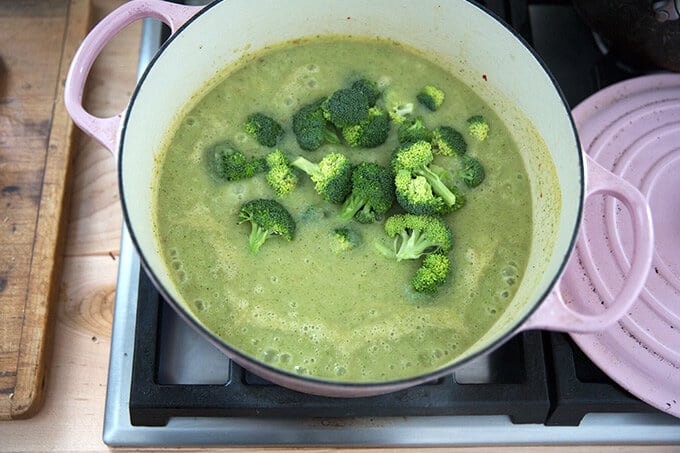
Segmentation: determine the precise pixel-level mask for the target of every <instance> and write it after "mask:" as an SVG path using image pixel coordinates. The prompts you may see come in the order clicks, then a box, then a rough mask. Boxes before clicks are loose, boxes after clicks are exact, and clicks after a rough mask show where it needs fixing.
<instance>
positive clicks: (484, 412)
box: [104, 0, 680, 447]
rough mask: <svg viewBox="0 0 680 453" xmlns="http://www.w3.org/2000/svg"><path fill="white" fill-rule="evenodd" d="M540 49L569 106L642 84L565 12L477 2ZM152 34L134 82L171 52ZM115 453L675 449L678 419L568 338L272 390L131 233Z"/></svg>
mask: <svg viewBox="0 0 680 453" xmlns="http://www.w3.org/2000/svg"><path fill="white" fill-rule="evenodd" d="M481 3H483V4H484V5H485V6H486V7H487V8H489V9H490V10H491V11H492V12H493V13H495V14H496V15H498V16H499V17H500V18H502V19H503V20H504V21H505V22H507V23H508V24H510V25H511V26H512V27H513V28H515V29H516V30H517V31H518V32H519V33H520V34H521V35H522V36H523V37H524V38H525V39H526V40H527V42H530V43H532V45H533V47H534V48H535V49H536V51H537V52H538V53H539V54H540V55H541V56H542V57H543V59H544V61H545V62H546V64H547V66H548V67H549V68H550V70H551V72H552V73H553V75H554V76H555V78H556V79H557V80H558V83H559V85H560V87H561V89H562V90H563V92H564V94H565V97H566V99H567V100H568V102H569V103H570V105H572V106H575V105H576V104H578V103H579V102H580V101H582V100H583V99H585V98H586V97H588V96H589V95H590V94H592V93H594V92H595V91H597V90H599V89H601V88H604V87H606V86H609V85H611V84H612V83H615V82H618V81H621V80H625V79H628V78H631V77H634V76H636V75H639V73H637V72H636V71H635V70H634V69H631V68H630V67H629V66H624V65H621V64H619V63H618V62H617V61H616V59H615V57H614V56H612V55H603V54H602V52H601V50H600V48H599V47H598V44H597V39H596V38H595V37H593V35H592V33H591V32H590V30H589V29H588V28H587V27H586V26H585V25H584V24H583V22H582V21H581V20H580V18H579V17H578V15H577V14H576V13H575V11H574V9H573V7H572V5H571V2H569V1H555V0H553V1H531V0H527V1H517V2H515V1H513V2H507V1H503V0H498V1H492V0H489V1H485V2H481ZM163 36H164V32H163V27H162V26H161V25H160V24H159V23H158V22H156V21H152V20H147V21H146V22H145V24H144V32H143V44H142V49H141V54H140V72H141V71H143V70H144V68H145V67H146V65H147V64H148V62H149V61H150V59H151V58H152V56H153V54H154V53H155V51H156V50H157V49H158V47H159V46H160V43H161V42H162V40H163ZM104 441H105V442H106V443H107V444H108V445H111V446H126V447H148V446H208V445H233V446H245V445H258V446H265V445H279V446H319V445H323V446H364V447H375V446H389V447H395V446H421V447H422V446H448V445H518V444H541V445H546V444H579V443H580V444H597V443H617V444H627V443H630V444H645V443H655V444H663V443H680V419H677V418H674V417H671V416H669V415H667V414H664V413H662V412H661V411H659V410H657V409H655V408H653V407H650V406H649V405H647V404H645V403H643V402H642V401H640V400H638V399H637V398H635V397H634V396H632V395H630V394H629V393H627V392H626V391H625V390H624V389H622V388H621V387H619V386H618V385H617V384H615V383H614V382H612V381H611V380H610V379H609V378H608V377H607V376H606V375H605V374H604V373H602V372H601V371H600V370H599V369H598V368H597V367H596V366H595V365H593V363H592V362H590V360H589V359H588V358H587V357H586V355H585V354H584V353H583V352H581V350H580V349H579V348H578V347H577V346H575V344H574V343H573V342H572V341H571V339H570V338H569V336H567V335H565V334H559V333H550V332H542V331H531V332H525V333H522V334H519V335H517V336H516V337H515V338H513V339H512V340H510V341H509V342H508V343H507V344H505V345H504V346H503V347H501V348H499V349H498V350H496V351H494V352H493V353H491V354H488V355H486V356H484V357H481V358H479V359H477V360H476V361H474V362H471V363H469V364H466V365H465V366H463V367H462V368H459V369H457V370H456V371H455V373H453V374H452V375H450V376H448V377H445V378H442V379H439V380H436V381H433V382H429V383H427V384H424V385H420V386H417V387H414V388H411V389H406V390H403V391H399V392H395V393H392V394H388V395H381V396H377V397H369V398H357V399H337V398H324V397H318V396H312V395H306V394H302V393H298V392H295V391H292V390H288V389H285V388H281V387H279V386H276V385H273V384H271V383H269V382H267V381H264V380H262V379H261V378H259V377H257V376H255V375H253V374H251V373H249V372H248V371H246V370H244V369H242V368H240V367H239V366H238V365H236V364H235V363H233V362H231V361H230V360H229V359H228V358H227V357H226V356H224V355H223V354H222V353H221V352H220V351H219V350H217V349H216V348H215V347H214V346H213V345H211V344H210V343H209V342H207V340H205V339H204V338H203V337H201V336H200V335H198V334H197V333H196V332H194V331H193V330H192V328H191V327H189V326H188V325H187V324H186V323H185V322H184V321H182V320H181V319H180V317H179V316H178V315H177V314H175V312H174V311H173V310H172V308H170V307H169V305H167V304H166V303H165V302H164V301H163V299H162V297H161V296H160V295H159V294H158V292H157V291H156V290H155V288H154V287H153V285H152V284H151V282H150V280H149V279H148V277H147V276H146V274H145V273H144V271H143V270H142V269H141V267H140V261H139V257H138V256H137V254H136V251H135V249H134V246H133V245H132V242H131V240H130V237H129V235H128V233H127V230H126V229H125V227H124V228H123V232H122V241H121V251H120V266H119V275H118V285H117V292H116V304H115V310H114V321H113V334H112V345H111V359H110V369H109V380H108V388H107V398H106V414H105V421H104Z"/></svg>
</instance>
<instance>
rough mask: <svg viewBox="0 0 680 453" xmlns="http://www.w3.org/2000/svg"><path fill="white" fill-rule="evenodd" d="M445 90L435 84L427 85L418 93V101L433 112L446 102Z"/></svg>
mask: <svg viewBox="0 0 680 453" xmlns="http://www.w3.org/2000/svg"><path fill="white" fill-rule="evenodd" d="M444 97H445V96H444V92H443V91H442V90H441V89H439V88H437V87H436V86H433V85H425V86H424V87H423V88H421V90H420V91H419V92H418V94H417V95H416V99H418V102H420V103H421V104H423V105H424V106H425V107H427V108H428V109H430V110H432V111H433V112H434V111H436V110H439V107H441V105H442V104H443V103H444Z"/></svg>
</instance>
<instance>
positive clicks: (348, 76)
mask: <svg viewBox="0 0 680 453" xmlns="http://www.w3.org/2000/svg"><path fill="white" fill-rule="evenodd" d="M245 63H246V64H242V65H239V66H237V67H235V68H231V69H228V70H225V72H224V74H222V75H223V77H222V78H221V79H220V80H219V81H218V82H216V83H214V84H213V85H211V87H210V88H209V89H206V92H205V93H200V94H198V95H197V98H196V102H195V103H194V104H193V105H192V106H191V109H190V110H188V111H187V112H186V114H185V115H184V116H183V117H182V118H181V120H180V122H179V123H178V126H177V129H176V131H175V132H174V135H172V136H171V137H169V139H168V147H167V151H166V152H165V153H164V154H163V155H162V157H161V160H160V170H159V176H158V181H157V184H156V187H155V188H154V190H155V192H156V196H157V199H156V204H155V216H156V222H157V236H158V240H159V243H160V247H161V250H162V253H163V256H164V259H165V260H166V262H167V265H168V268H169V269H170V270H171V273H172V275H173V276H174V278H175V282H176V285H177V287H178V290H179V291H180V293H181V294H182V296H183V297H184V299H185V300H186V302H187V304H188V306H189V307H190V309H191V310H193V311H194V313H195V314H196V316H197V317H198V318H199V319H200V320H201V321H202V322H203V323H204V324H205V325H206V326H207V327H208V328H209V329H211V330H212V331H213V332H215V333H216V334H217V335H219V336H220V337H222V338H223V339H224V340H225V341H226V342H227V343H228V344H230V345H232V346H233V347H235V348H237V349H239V350H241V351H242V352H244V353H247V354H250V355H252V356H253V357H255V358H256V359H258V360H261V361H263V362H265V363H268V364H270V365H272V366H274V367H280V368H282V369H285V370H287V371H290V372H292V373H297V374H300V375H305V376H313V377H317V378H321V379H329V380H346V381H354V382H356V381H359V382H375V381H384V380H390V379H397V378H406V377H409V376H413V375H416V374H422V373H423V372H427V371H431V370H435V369H437V368H440V367H442V366H445V365H446V364H447V363H450V362H451V361H453V360H454V359H455V358H456V356H458V355H459V354H460V353H462V352H463V351H464V350H465V349H466V348H467V347H468V346H469V345H471V344H472V343H473V342H474V341H475V340H476V339H477V338H479V337H480V336H481V334H482V333H484V332H485V331H487V330H488V329H489V328H490V326H491V325H492V324H493V323H494V322H495V321H496V320H497V319H498V318H499V317H500V316H502V314H503V311H504V309H505V308H506V306H507V305H508V303H509V302H510V300H511V298H512V296H513V294H514V292H515V290H516V288H517V285H518V282H519V280H520V278H521V274H522V273H523V272H524V269H525V266H526V262H527V258H528V254H529V248H530V236H531V234H530V231H531V200H530V187H529V182H528V179H527V175H526V172H525V170H524V167H523V163H522V159H521V157H520V155H519V152H518V149H517V146H516V145H515V144H513V143H512V142H511V139H510V138H509V134H508V133H507V130H506V128H505V126H504V125H503V124H502V123H501V122H500V120H499V119H498V117H497V116H496V115H495V114H494V113H493V111H492V110H491V109H490V107H489V106H488V105H486V104H485V103H483V102H482V101H481V100H480V98H479V97H477V96H476V95H475V93H473V92H472V91H471V90H470V89H469V88H467V87H466V86H465V85H463V84H462V83H461V82H460V81H459V80H457V79H456V77H455V76H454V75H453V74H452V73H451V72H449V71H447V70H445V69H443V68H442V67H440V66H438V65H437V64H435V63H433V62H432V61H431V60H429V59H427V58H424V57H423V56H420V55H418V54H416V53H414V52H412V51H411V50H409V49H406V48H404V47H403V46H400V45H396V44H394V43H392V42H386V41H381V40H371V41H367V40H358V39H351V38H334V39H319V40H312V41H302V42H300V41H297V42H295V43H290V44H288V45H282V46H280V47H276V48H273V49H269V50H268V51H266V52H264V53H261V54H258V55H256V56H255V57H252V58H250V59H248V60H247V61H246V62H245ZM359 76H363V77H366V78H368V79H372V80H375V81H377V82H378V83H379V84H380V85H381V86H382V87H384V89H385V94H384V95H385V96H386V95H387V93H391V94H390V95H396V97H400V96H401V97H403V98H404V100H405V101H412V102H414V104H415V108H416V112H415V113H416V114H420V115H422V116H423V118H424V119H425V122H426V124H427V126H428V127H430V128H434V127H436V126H439V125H450V126H453V127H455V128H456V129H458V130H459V131H465V130H466V126H465V121H466V119H467V118H468V117H470V116H472V115H476V114H482V115H484V116H485V117H486V118H487V119H488V121H489V123H490V127H491V129H490V130H491V132H490V135H489V137H488V138H487V140H485V141H483V142H478V141H476V140H474V139H472V138H471V137H469V136H467V137H466V138H467V142H468V153H469V154H470V155H472V156H476V157H478V158H479V159H480V161H481V162H482V163H483V164H484V166H485V169H486V174H487V177H486V180H485V181H484V183H483V184H482V185H481V186H479V187H477V188H475V189H467V188H466V187H465V186H464V185H462V184H459V186H460V188H461V190H462V191H463V192H464V193H465V194H466V196H467V205H466V206H465V207H463V208H462V209H461V210H459V211H456V212H454V213H452V214H450V215H448V216H447V218H446V220H447V222H448V223H449V225H450V226H451V228H452V230H453V233H454V249H453V251H452V253H451V255H450V256H451V259H452V263H453V269H454V270H453V273H452V275H451V277H450V281H449V283H448V284H446V285H445V286H444V287H443V288H441V289H440V290H439V291H438V293H437V294H436V295H435V296H424V295H422V294H417V293H414V292H413V290H412V289H411V286H410V280H411V278H412V276H413V274H414V272H415V271H416V269H417V267H418V266H419V263H420V261H418V262H404V261H402V262H395V261H393V260H389V259H387V258H385V257H383V256H382V255H380V253H379V252H378V251H377V250H376V249H375V247H374V246H373V242H374V241H376V240H385V241H387V238H386V236H385V234H384V230H383V225H382V223H377V224H373V225H369V226H364V225H359V224H358V223H356V222H351V223H350V226H352V227H356V229H357V230H359V231H360V232H361V234H362V237H363V245H362V246H361V247H359V248H357V249H354V250H352V251H349V252H345V253H339V254H337V253H334V252H333V251H332V250H331V242H330V240H329V234H330V232H331V231H332V229H333V228H334V227H337V226H339V223H338V222H337V221H336V219H335V217H336V213H337V211H338V206H337V205H332V204H329V203H326V202H324V201H322V200H321V198H320V197H319V196H318V195H317V194H316V193H315V192H314V190H313V183H312V182H311V181H310V180H309V178H308V177H306V176H305V175H302V174H301V175H300V180H301V184H300V186H299V187H298V188H297V189H296V190H295V191H294V192H293V193H292V194H291V195H289V196H287V197H285V198H283V199H280V202H281V203H282V204H283V205H284V206H285V207H286V208H287V209H288V210H289V211H290V213H291V214H292V215H293V217H294V218H295V220H296V222H297V232H296V236H295V239H294V240H293V241H292V242H288V241H286V240H284V239H281V238H273V239H269V240H268V241H267V242H266V243H265V244H264V245H263V246H262V248H261V249H260V252H259V254H258V255H256V256H253V255H251V254H250V253H249V251H248V235H249V233H250V224H248V223H246V224H241V225H238V224H237V221H238V215H237V213H238V210H239V207H240V206H241V204H242V203H244V202H245V201H248V200H251V199H255V198H274V194H273V192H272V190H271V189H270V188H269V187H268V186H267V184H266V182H265V180H264V177H263V176H262V175H260V176H257V177H255V178H252V179H250V180H247V181H241V182H229V183H218V182H216V181H215V180H214V179H212V177H211V176H210V175H209V174H208V172H207V171H206V162H205V154H206V150H207V149H208V148H209V147H210V146H212V145H213V144H215V143H217V142H220V141H223V140H229V141H231V142H232V143H234V144H235V145H237V146H238V147H239V148H240V149H241V150H242V151H243V152H245V153H247V154H252V155H264V154H266V153H267V152H269V151H271V150H270V149H268V148H264V147H261V146H259V145H258V144H257V143H256V142H255V141H254V140H253V139H252V138H250V137H249V136H247V135H246V134H245V133H244V132H243V123H244V121H245V118H246V117H247V116H248V114H250V113H252V112H256V111H261V112H263V113H266V114H268V115H271V116H272V117H274V118H275V119H277V120H278V121H279V122H281V124H282V125H283V126H284V128H285V129H286V134H285V137H284V139H283V140H282V142H281V143H280V146H279V147H280V148H281V149H282V150H284V151H285V152H286V153H288V154H289V156H291V157H294V156H296V155H300V154H301V155H304V156H305V157H307V158H308V159H310V160H312V161H315V162H316V161H318V160H320V159H321V157H322V156H323V155H325V154H326V153H328V152H331V151H340V152H343V153H345V154H346V155H347V156H348V157H349V158H350V159H352V161H354V162H360V161H362V160H364V161H376V162H380V163H383V164H386V163H387V162H389V158H390V155H391V153H392V150H393V149H394V148H395V147H396V126H395V125H394V124H393V125H392V132H391V133H390V139H389V140H388V142H387V143H386V144H385V145H383V146H381V147H379V148H375V149H350V148H348V147H344V146H335V145H332V146H331V145H326V146H324V147H322V148H321V149H319V150H317V151H313V152H307V151H302V150H300V148H299V147H298V146H297V143H296V141H295V137H294V135H293V133H292V131H291V129H290V127H291V117H292V115H293V113H294V112H295V111H297V109H299V108H300V107H301V106H303V105H305V104H308V103H311V102H313V101H315V100H316V99H318V98H319V97H321V96H327V95H329V94H330V93H332V92H333V91H335V90H336V89H338V88H340V87H345V86H348V84H349V83H350V82H351V81H353V80H356V79H357V78H359ZM425 84H431V85H435V86H438V87H441V88H442V89H443V90H444V91H445V93H446V100H445V101H444V104H443V105H442V107H441V108H440V109H439V110H438V111H437V112H430V111H428V110H426V109H425V108H424V107H422V106H420V105H418V103H417V101H415V96H416V94H417V92H418V90H419V89H420V88H421V87H422V86H423V85H425ZM435 162H436V163H437V164H438V165H440V166H449V167H451V168H452V170H453V171H455V170H456V168H457V165H458V164H457V162H458V161H457V160H456V159H450V158H442V157H437V158H436V160H435ZM395 209H396V208H395ZM395 212H396V211H395Z"/></svg>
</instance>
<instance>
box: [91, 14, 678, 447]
mask: <svg viewBox="0 0 680 453" xmlns="http://www.w3.org/2000/svg"><path fill="white" fill-rule="evenodd" d="M553 12H554V11H553ZM160 34H161V26H160V24H159V23H158V22H155V21H151V20H147V21H146V22H145V26H144V36H143V46H142V51H141V55H140V73H141V71H143V70H144V68H145V67H146V65H147V63H148V62H149V61H150V60H151V57H152V56H153V54H154V53H155V52H156V50H157V48H158V43H159V42H160ZM577 95H579V94H578V93H577ZM139 279H140V262H139V257H138V256H137V254H136V251H135V249H134V246H133V245H132V242H131V240H130V237H129V235H128V233H127V231H126V229H125V228H123V234H122V241H121V251H120V264H119V275H118V285H117V293H116V303H115V310H114V321H113V335H112V344H111V358H110V369H109V379H108V388H107V398H106V413H105V420H104V432H103V438H104V442H106V443H107V444H108V445H110V446H122V447H150V446H177V447H179V446H211V445H229V446H246V445H248V446H254V445H257V446H274V445H276V446H362V447H377V446H382V447H397V446H419V447H425V446H450V445H524V444H527V445H529V444H540V445H548V444H550V445H552V444H555V445H557V444H679V443H680V420H678V419H676V418H673V417H671V416H668V415H666V414H663V413H661V412H658V411H644V412H633V413H624V412H609V413H589V414H587V415H586V416H585V417H584V418H583V420H582V421H581V422H580V424H579V425H578V426H546V425H545V424H542V423H523V424H516V423H513V421H512V420H511V419H510V417H509V416H508V415H439V416H434V415H414V416H401V415H397V416H394V415H391V416H384V417H383V416H362V417H337V416H333V417H329V416H327V414H325V413H323V412H321V413H317V412H314V411H311V412H309V413H308V415H305V416H297V417H290V416H288V415H285V416H276V415H271V414H265V415H258V414H257V411H255V412H254V413H252V414H249V415H242V414H241V415H234V416H215V417H212V416H200V417H196V416H172V417H170V418H169V419H168V420H167V423H166V424H162V426H149V425H145V426H144V425H134V424H133V423H132V421H131V411H130V393H131V385H132V381H133V377H132V376H133V363H134V361H133V358H134V353H135V352H134V351H135V331H136V320H137V309H138V306H137V304H138V285H139ZM167 312H170V310H167ZM164 316H166V317H168V319H166V320H165V325H166V331H165V338H164V340H163V342H164V348H165V350H166V351H168V350H169V351H171V352H169V353H168V352H165V353H164V355H163V360H164V364H161V366H159V368H158V376H156V378H157V379H159V380H161V381H163V382H171V383H179V384H191V385H197V386H199V388H200V386H208V385H220V383H223V382H226V381H227V380H228V379H229V373H230V369H231V368H230V363H229V360H228V359H227V358H226V357H225V356H224V355H222V354H221V353H220V352H219V351H218V350H217V349H215V348H214V347H213V346H212V345H210V344H209V343H208V342H207V341H205V340H204V339H203V338H202V337H200V336H199V335H198V334H196V333H195V332H194V331H193V330H192V329H191V328H190V327H189V326H188V325H186V324H185V323H183V322H181V321H180V320H179V318H178V317H176V316H173V315H172V313H170V314H167V313H166V314H165V315H164ZM168 326H169V327H168ZM485 360H486V358H481V359H479V360H477V361H476V362H473V363H471V364H469V365H468V366H466V369H465V370H463V372H464V373H467V374H470V375H471V376H474V377H475V378H480V377H481V379H484V377H485V374H487V373H488V372H489V371H488V370H489V364H488V363H486V362H485Z"/></svg>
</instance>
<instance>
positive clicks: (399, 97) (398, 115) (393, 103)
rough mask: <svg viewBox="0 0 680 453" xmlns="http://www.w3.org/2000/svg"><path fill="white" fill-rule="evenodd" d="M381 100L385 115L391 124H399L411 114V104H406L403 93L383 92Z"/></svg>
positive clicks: (412, 108) (412, 107)
mask: <svg viewBox="0 0 680 453" xmlns="http://www.w3.org/2000/svg"><path fill="white" fill-rule="evenodd" d="M383 98H384V104H385V108H386V109H387V114H388V115H389V116H390V119H391V120H392V121H393V122H395V123H397V124H401V123H403V122H404V121H405V120H406V119H407V118H408V117H409V116H410V115H411V114H413V111H414V106H413V103H411V102H408V101H407V100H406V99H405V98H406V96H404V94H403V93H400V92H398V91H397V90H394V89H391V90H387V91H385V94H384V96H383Z"/></svg>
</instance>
